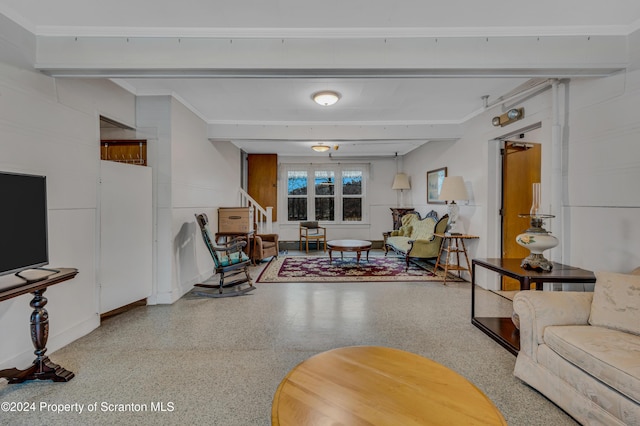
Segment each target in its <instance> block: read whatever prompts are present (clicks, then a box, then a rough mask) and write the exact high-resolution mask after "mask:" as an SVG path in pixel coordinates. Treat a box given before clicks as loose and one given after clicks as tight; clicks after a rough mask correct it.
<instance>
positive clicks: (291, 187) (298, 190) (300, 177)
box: [287, 171, 307, 195]
mask: <svg viewBox="0 0 640 426" xmlns="http://www.w3.org/2000/svg"><path fill="white" fill-rule="evenodd" d="M287 192H288V195H307V172H298V171H294V172H292V171H290V172H287Z"/></svg>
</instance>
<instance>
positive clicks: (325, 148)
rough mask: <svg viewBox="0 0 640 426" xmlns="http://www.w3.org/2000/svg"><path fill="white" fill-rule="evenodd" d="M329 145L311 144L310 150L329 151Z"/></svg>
mask: <svg viewBox="0 0 640 426" xmlns="http://www.w3.org/2000/svg"><path fill="white" fill-rule="evenodd" d="M330 148H331V147H330V146H328V145H313V146H312V147H311V149H312V150H314V151H315V152H327V151H329V149H330Z"/></svg>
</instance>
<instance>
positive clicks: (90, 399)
mask: <svg viewBox="0 0 640 426" xmlns="http://www.w3.org/2000/svg"><path fill="white" fill-rule="evenodd" d="M264 265H265V264H262V265H260V266H258V267H254V268H252V275H253V277H254V278H255V277H257V276H258V274H259V271H260V269H261V268H262V267H264ZM469 285H470V284H469V283H451V284H448V285H447V286H443V285H442V284H440V283H418V282H407V283H388V282H380V283H348V284H347V283H270V284H259V283H258V284H257V289H256V290H255V291H253V292H251V293H249V294H248V295H246V296H242V297H233V298H224V299H198V298H192V297H188V296H185V297H183V298H182V299H180V300H179V301H178V302H176V303H175V304H173V305H158V306H149V307H140V308H135V309H133V310H131V311H129V312H126V313H124V314H121V315H119V316H117V317H114V318H111V319H109V320H107V321H105V322H104V323H103V325H102V326H101V327H100V328H98V329H97V330H95V331H93V332H92V333H90V334H89V335H87V336H85V337H83V338H81V339H79V340H77V341H75V342H73V343H72V344H70V345H68V346H66V347H65V348H63V349H61V350H58V351H56V352H55V353H52V354H50V356H51V359H52V360H53V361H54V362H56V363H59V364H60V365H62V366H64V367H65V368H67V369H69V370H71V371H73V372H74V373H75V374H76V377H75V378H74V379H73V380H71V381H70V382H68V383H49V382H27V383H24V384H19V385H7V384H6V382H4V381H0V403H2V402H10V403H11V402H16V403H18V402H20V403H23V402H27V403H35V411H32V412H19V413H16V412H0V424H3V425H4V424H7V425H36V424H47V425H86V424H100V425H109V424H114V425H115V424H118V425H129V424H138V425H147V424H154V425H165V424H166V425H173V424H209V425H224V426H234V425H238V426H250V425H269V424H270V412H271V401H272V398H273V394H274V392H275V390H276V388H277V386H278V384H279V383H280V380H281V379H282V378H283V377H284V376H285V374H286V373H287V372H288V371H289V370H291V369H292V368H293V367H295V366H296V365H297V364H298V363H300V362H302V361H303V360H305V359H306V358H308V357H310V356H312V355H314V354H317V353H319V352H322V351H326V350H329V349H333V348H336V347H341V346H350V345H380V346H389V347H395V348H399V349H403V350H406V351H410V352H414V353H417V354H419V355H422V356H425V357H428V358H431V359H433V360H435V361H437V362H439V363H442V364H444V365H445V366H447V367H449V368H451V369H453V370H455V371H456V372H458V373H460V374H461V375H463V376H464V377H466V378H467V379H468V380H470V381H471V382H473V383H474V384H475V385H476V386H477V387H478V388H480V389H481V390H482V391H483V392H485V394H487V396H488V397H489V398H490V399H491V400H492V401H493V402H494V403H495V404H496V406H497V407H498V408H499V409H500V410H501V411H502V413H503V415H504V417H505V419H506V420H507V422H508V423H509V425H512V426H515V425H527V426H534V425H545V426H546V425H554V426H561V425H575V424H576V423H575V422H574V421H573V420H572V419H571V418H570V417H569V416H567V415H566V414H564V412H562V411H561V410H560V409H559V408H557V407H556V406H555V405H553V404H552V403H551V402H549V401H548V400H547V399H545V398H544V397H543V396H541V395H540V394H538V393H537V392H536V391H534V390H532V389H531V388H529V387H528V386H526V385H524V384H523V383H521V382H520V381H519V380H518V379H516V378H515V377H513V375H512V371H513V366H514V363H515V357H514V356H513V355H511V354H510V353H508V352H507V351H506V350H504V349H503V348H502V347H500V346H499V345H498V344H497V343H495V342H494V341H493V340H491V339H490V338H489V337H487V336H486V335H485V334H483V333H482V332H481V331H480V330H478V329H477V328H476V327H474V326H473V325H471V322H470V303H471V292H470V288H469ZM477 296H478V303H479V304H478V305H477V309H479V310H481V311H487V312H492V313H495V314H497V315H505V312H506V313H507V314H508V313H510V306H509V302H508V301H506V299H504V298H502V297H500V296H497V295H495V294H492V293H489V292H485V291H480V292H479V293H477ZM96 403H97V405H95V404H96ZM41 404H45V405H41ZM46 404H69V406H67V407H64V408H66V409H68V410H70V411H68V412H55V411H54V410H55V409H56V406H55V405H49V406H47V405H46ZM72 404H77V405H72ZM119 404H129V405H119ZM80 406H82V407H83V412H82V413H79V412H78V409H79V407H80ZM90 409H93V411H90ZM118 409H125V410H126V411H124V412H120V411H117V410H118ZM144 409H146V410H147V411H138V410H144ZM163 410H164V411H163ZM399 426H400V425H399Z"/></svg>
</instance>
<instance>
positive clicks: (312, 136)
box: [207, 123, 463, 141]
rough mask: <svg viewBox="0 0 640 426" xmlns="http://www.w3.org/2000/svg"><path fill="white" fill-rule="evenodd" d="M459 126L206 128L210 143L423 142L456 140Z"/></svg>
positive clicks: (243, 126) (460, 128)
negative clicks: (219, 141)
mask: <svg viewBox="0 0 640 426" xmlns="http://www.w3.org/2000/svg"><path fill="white" fill-rule="evenodd" d="M462 134H463V125H462V124H414V125H407V124H367V125H358V124H355V125H354V124H351V123H347V124H305V125H299V124H246V123H244V124H231V123H230V124H220V123H211V124H209V125H208V126H207V137H208V138H209V139H212V140H240V139H244V140H253V139H261V140H293V141H314V140H315V141H319V140H353V141H361V140H375V139H381V140H387V141H392V140H398V141H399V140H422V141H424V140H426V139H459V138H460V137H461V136H462Z"/></svg>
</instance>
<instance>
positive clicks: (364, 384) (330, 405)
mask: <svg viewBox="0 0 640 426" xmlns="http://www.w3.org/2000/svg"><path fill="white" fill-rule="evenodd" d="M271 424H272V425H281V426H289V425H291V426H293V425H295V426H299V425H329V424H343V425H365V424H366V425H403V426H406V425H468V424H473V425H506V424H507V423H506V421H505V420H504V417H502V414H501V413H500V411H498V409H497V408H496V407H495V405H493V403H492V402H491V400H489V398H487V396H486V395H485V394H484V393H482V391H480V390H479V389H478V388H476V387H475V386H474V385H473V384H472V383H471V382H469V381H468V380H466V379H465V378H464V377H462V376H461V375H459V374H458V373H456V372H454V371H452V370H450V369H448V368H447V367H445V366H443V365H440V364H438V363H437V362H435V361H432V360H430V359H427V358H424V357H421V356H419V355H416V354H413V353H410V352H405V351H401V350H399V349H392V348H385V347H379V346H351V347H346V348H338V349H333V350H330V351H327V352H323V353H321V354H318V355H316V356H313V357H311V358H309V359H307V360H306V361H304V362H302V363H301V364H299V365H298V366H297V367H295V368H294V369H293V370H291V371H290V372H289V374H287V376H286V377H285V378H284V379H283V380H282V382H281V383H280V386H278V389H277V390H276V393H275V396H274V398H273V406H272V408H271Z"/></svg>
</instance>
